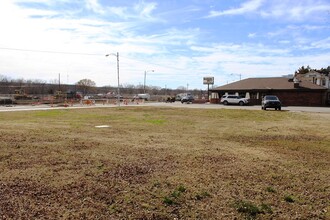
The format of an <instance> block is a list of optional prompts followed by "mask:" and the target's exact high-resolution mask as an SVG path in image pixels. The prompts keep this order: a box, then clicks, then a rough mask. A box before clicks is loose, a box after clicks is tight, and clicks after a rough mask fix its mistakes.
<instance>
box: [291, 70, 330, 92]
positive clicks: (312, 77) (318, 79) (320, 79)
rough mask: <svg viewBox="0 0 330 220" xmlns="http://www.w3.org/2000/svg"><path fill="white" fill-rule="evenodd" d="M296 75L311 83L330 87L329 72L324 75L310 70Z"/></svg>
mask: <svg viewBox="0 0 330 220" xmlns="http://www.w3.org/2000/svg"><path fill="white" fill-rule="evenodd" d="M296 77H297V78H298V79H299V80H304V81H309V82H311V83H313V84H316V85H319V86H322V87H324V88H327V89H330V81H329V73H328V74H327V75H326V74H323V73H319V72H317V71H315V70H311V71H309V72H308V73H306V74H297V76H296Z"/></svg>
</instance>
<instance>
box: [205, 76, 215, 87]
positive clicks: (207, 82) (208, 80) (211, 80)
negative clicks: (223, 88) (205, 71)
mask: <svg viewBox="0 0 330 220" xmlns="http://www.w3.org/2000/svg"><path fill="white" fill-rule="evenodd" d="M203 84H204V85H210V84H211V85H213V84H214V77H204V78H203Z"/></svg>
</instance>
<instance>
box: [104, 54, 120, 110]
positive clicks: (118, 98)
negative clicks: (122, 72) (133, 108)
mask: <svg viewBox="0 0 330 220" xmlns="http://www.w3.org/2000/svg"><path fill="white" fill-rule="evenodd" d="M110 55H113V56H116V57H117V78H118V85H117V93H118V94H117V102H118V107H120V89H119V52H117V53H116V54H115V53H110V54H107V55H105V56H106V57H108V56H110Z"/></svg>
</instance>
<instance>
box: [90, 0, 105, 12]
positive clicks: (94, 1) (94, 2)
mask: <svg viewBox="0 0 330 220" xmlns="http://www.w3.org/2000/svg"><path fill="white" fill-rule="evenodd" d="M85 4H86V8H87V9H89V10H92V11H94V12H95V13H99V14H104V13H105V11H104V10H103V8H102V6H101V5H100V4H99V2H98V0H85Z"/></svg>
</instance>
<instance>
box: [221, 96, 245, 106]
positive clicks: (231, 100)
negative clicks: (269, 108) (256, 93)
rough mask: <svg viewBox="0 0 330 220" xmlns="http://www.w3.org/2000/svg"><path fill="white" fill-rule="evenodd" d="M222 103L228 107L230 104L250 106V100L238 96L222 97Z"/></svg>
mask: <svg viewBox="0 0 330 220" xmlns="http://www.w3.org/2000/svg"><path fill="white" fill-rule="evenodd" d="M220 103H222V104H224V105H228V104H238V105H247V104H249V99H247V98H242V97H240V96H238V95H224V96H222V97H221V100H220Z"/></svg>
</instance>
